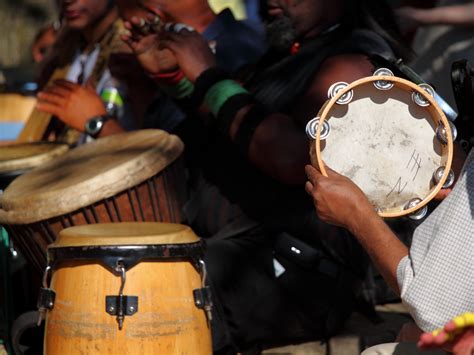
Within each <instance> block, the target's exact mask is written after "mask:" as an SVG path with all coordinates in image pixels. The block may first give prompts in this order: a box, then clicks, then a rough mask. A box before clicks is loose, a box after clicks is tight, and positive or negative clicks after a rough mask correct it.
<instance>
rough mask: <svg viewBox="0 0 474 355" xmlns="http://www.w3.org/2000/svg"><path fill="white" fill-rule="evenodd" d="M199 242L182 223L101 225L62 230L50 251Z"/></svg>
mask: <svg viewBox="0 0 474 355" xmlns="http://www.w3.org/2000/svg"><path fill="white" fill-rule="evenodd" d="M199 241H200V239H199V238H198V237H197V236H196V235H195V234H194V232H193V231H192V230H191V228H189V227H188V226H185V225H183V224H177V223H153V222H142V223H126V222H124V223H100V224H89V225H83V226H77V227H70V228H66V229H63V230H62V231H61V232H59V236H58V238H57V240H56V241H55V242H54V243H53V244H51V245H50V246H49V247H48V249H49V250H50V249H53V248H69V247H83V246H86V247H87V246H98V245H101V246H111V245H112V246H118V245H166V244H174V245H176V244H186V243H198V242H199Z"/></svg>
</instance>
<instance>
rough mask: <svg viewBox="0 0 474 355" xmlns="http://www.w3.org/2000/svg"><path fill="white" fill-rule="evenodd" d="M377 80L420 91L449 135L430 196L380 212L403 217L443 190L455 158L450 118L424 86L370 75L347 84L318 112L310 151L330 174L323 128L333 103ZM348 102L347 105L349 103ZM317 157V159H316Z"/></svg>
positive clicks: (384, 216) (380, 213)
mask: <svg viewBox="0 0 474 355" xmlns="http://www.w3.org/2000/svg"><path fill="white" fill-rule="evenodd" d="M375 81H390V82H392V83H394V84H395V85H396V86H405V87H409V88H410V89H412V90H414V91H416V92H418V93H419V94H420V95H422V96H423V98H425V99H426V100H428V101H429V103H430V107H433V108H434V109H435V110H436V112H437V114H438V116H439V118H440V119H441V122H442V123H443V125H444V127H445V128H446V135H447V140H448V143H447V144H446V146H447V151H448V154H447V160H446V164H445V169H444V173H443V176H442V178H441V179H440V181H439V182H438V184H437V185H436V186H434V187H433V188H432V190H431V192H430V194H429V195H428V196H426V197H425V198H424V199H423V200H422V201H421V202H420V203H419V204H418V205H416V206H415V207H412V208H409V209H406V210H403V211H397V212H378V214H379V216H380V217H383V218H393V217H401V216H404V215H408V214H411V213H413V212H415V211H417V210H418V209H420V208H421V207H423V206H425V205H426V204H427V203H428V202H429V201H431V200H432V199H433V198H434V197H435V196H436V194H437V193H438V192H439V191H440V190H441V187H442V186H443V184H444V182H445V181H446V179H447V177H448V174H449V170H450V169H451V164H452V158H453V140H452V133H451V127H450V125H449V122H448V119H447V118H446V116H445V114H444V112H443V111H442V110H441V108H440V107H439V106H438V104H437V103H436V101H435V99H434V98H433V97H431V96H430V95H429V94H427V93H426V91H425V90H424V89H423V88H420V87H419V86H418V85H416V84H414V83H412V82H410V81H408V80H405V79H402V78H399V77H394V76H370V77H365V78H362V79H359V80H356V81H354V82H352V83H350V84H349V85H348V86H346V87H345V88H344V89H341V90H340V91H339V92H338V93H337V94H336V95H335V96H334V97H333V98H332V99H330V100H328V101H326V102H325V103H324V105H323V106H322V107H321V109H320V110H319V112H318V117H319V118H320V121H319V124H318V127H317V131H316V139H315V140H314V141H315V144H314V145H313V144H312V146H313V147H314V146H315V147H316V150H315V152H314V153H310V155H311V163H312V164H313V166H315V167H318V168H319V170H320V171H321V174H322V175H323V176H328V174H327V171H326V168H325V165H324V163H323V160H322V159H321V139H320V137H321V128H322V125H323V123H324V122H325V121H326V120H327V116H328V113H329V111H330V110H331V108H332V107H333V105H337V103H336V101H337V100H339V98H340V97H341V96H342V95H344V94H345V93H346V92H348V91H350V90H352V89H353V88H355V87H357V86H359V85H362V84H366V83H371V82H375ZM349 104H350V103H348V104H347V105H349ZM434 123H435V124H436V125H438V122H434ZM315 159H316V161H314V160H315Z"/></svg>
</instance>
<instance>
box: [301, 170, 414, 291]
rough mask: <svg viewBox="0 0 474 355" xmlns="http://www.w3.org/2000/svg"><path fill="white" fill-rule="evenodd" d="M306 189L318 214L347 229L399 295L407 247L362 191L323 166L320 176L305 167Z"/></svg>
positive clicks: (318, 173)
mask: <svg viewBox="0 0 474 355" xmlns="http://www.w3.org/2000/svg"><path fill="white" fill-rule="evenodd" d="M305 170H306V174H307V176H308V182H306V186H305V188H306V192H308V194H310V195H311V197H312V198H313V202H314V205H315V208H316V212H317V214H318V217H319V218H320V219H321V220H322V221H324V222H327V223H330V224H334V225H337V226H341V227H344V228H346V229H347V230H349V231H350V232H351V233H352V234H353V235H354V236H355V237H356V239H357V240H358V241H359V243H360V244H361V245H362V247H363V248H364V249H365V250H366V251H367V253H368V254H369V256H370V258H371V259H372V260H373V262H374V263H375V265H376V267H377V268H378V270H379V271H380V273H381V274H382V276H383V277H384V279H385V281H386V282H387V284H388V285H389V286H390V287H391V288H392V289H393V290H394V291H395V292H396V293H397V294H400V290H399V285H398V281H397V268H398V265H399V263H400V260H402V259H403V258H404V257H405V256H406V255H408V249H407V247H406V246H405V245H404V244H403V243H402V242H401V241H400V240H399V239H398V238H397V237H396V235H395V234H394V233H393V232H392V231H391V229H390V228H389V227H388V226H387V225H386V224H385V222H384V221H383V220H382V219H381V218H380V217H379V216H378V215H377V213H376V212H375V210H374V207H373V206H372V204H371V203H370V202H369V200H368V199H367V197H366V196H365V195H364V193H363V192H362V191H361V190H360V189H359V188H358V187H357V186H356V185H355V184H354V183H353V182H352V181H351V180H350V179H348V178H347V177H345V176H342V175H340V174H338V173H336V172H335V171H333V170H331V169H330V168H328V167H326V170H327V173H328V176H327V177H326V176H323V175H322V174H321V173H320V172H319V171H318V170H317V169H315V168H314V167H313V166H311V165H307V166H306V169H305Z"/></svg>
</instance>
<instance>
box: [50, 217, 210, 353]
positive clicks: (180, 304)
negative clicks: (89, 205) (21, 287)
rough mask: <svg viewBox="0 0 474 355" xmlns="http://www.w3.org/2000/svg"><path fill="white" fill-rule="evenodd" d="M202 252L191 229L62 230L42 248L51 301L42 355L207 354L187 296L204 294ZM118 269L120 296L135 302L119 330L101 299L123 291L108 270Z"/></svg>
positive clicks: (201, 320)
mask: <svg viewBox="0 0 474 355" xmlns="http://www.w3.org/2000/svg"><path fill="white" fill-rule="evenodd" d="M109 248H110V249H109ZM144 248H146V249H144ZM202 248H203V245H202V243H201V241H200V240H199V238H198V237H197V236H196V235H195V234H194V233H193V232H192V230H191V229H190V228H189V227H187V226H184V225H179V224H170V223H114V224H94V225H86V226H79V227H73V228H68V229H65V230H63V231H62V232H61V233H60V235H59V236H58V239H57V241H56V242H55V243H54V244H52V245H51V246H50V247H49V248H48V255H49V265H50V266H51V267H52V269H51V272H52V277H51V283H50V285H49V286H50V288H51V289H52V290H53V291H54V292H55V293H56V297H55V300H54V307H53V308H52V309H51V310H49V311H48V312H47V315H46V324H45V343H44V354H47V355H51V354H53V355H56V354H180V355H181V354H182V355H185V354H189V355H194V354H199V355H210V354H211V353H212V342H211V335H210V334H211V333H210V323H209V322H208V319H207V317H206V313H205V311H204V310H203V309H200V308H198V307H197V306H196V305H195V299H194V295H193V291H194V290H196V289H201V288H202V287H203V286H202V279H201V274H200V273H201V272H203V273H204V271H203V270H205V268H204V267H203V264H202V263H201V262H200V261H199V260H200V258H201V257H202V250H203V249H202ZM140 250H141V251H142V252H143V251H144V250H145V251H144V252H143V253H142V254H139V253H140ZM65 252H67V254H64V253H65ZM87 252H89V253H90V252H92V254H87V255H88V256H86V255H85V254H84V253H87ZM138 255H140V256H138ZM110 257H113V259H107V260H106V258H110ZM118 262H122V263H123V265H124V266H125V265H126V268H127V269H128V270H126V277H125V283H124V288H123V295H124V296H135V297H138V299H137V303H136V305H137V306H136V307H137V308H136V312H135V313H133V314H131V315H126V316H125V317H124V322H123V327H122V329H121V330H120V329H119V327H118V323H117V318H116V316H115V315H110V314H108V313H107V312H106V296H117V295H118V293H119V290H120V287H121V277H120V273H115V272H113V271H112V270H113V269H115V267H116V265H117V263H118ZM198 270H200V271H198Z"/></svg>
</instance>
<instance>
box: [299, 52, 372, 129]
mask: <svg viewBox="0 0 474 355" xmlns="http://www.w3.org/2000/svg"><path fill="white" fill-rule="evenodd" d="M373 71H374V67H373V65H372V63H371V62H370V61H369V59H368V58H367V56H365V55H361V54H343V55H337V56H333V57H330V58H327V59H326V60H325V61H324V62H323V63H322V64H321V66H320V68H319V70H318V72H317V73H316V75H315V76H314V78H313V80H312V82H311V85H310V86H309V88H308V90H307V92H306V93H305V94H304V95H303V96H302V97H301V98H300V100H299V105H298V107H297V108H296V113H297V116H298V121H300V123H302V124H306V121H307V120H308V119H310V118H311V117H313V116H314V114H315V113H317V112H318V111H319V108H320V107H321V106H322V105H323V104H324V102H325V101H326V100H327V92H328V89H329V87H330V86H331V85H332V84H334V83H336V82H339V81H345V82H347V83H351V82H353V81H355V80H357V79H360V78H363V77H367V76H370V75H372V73H373ZM308 106H309V107H311V111H309V112H306V111H308V110H305V108H307V107H308Z"/></svg>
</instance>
